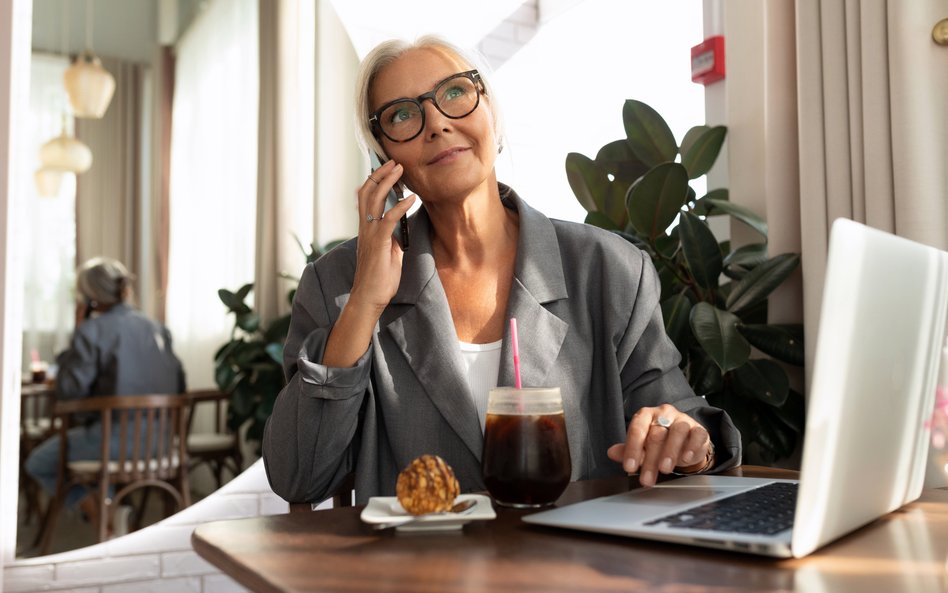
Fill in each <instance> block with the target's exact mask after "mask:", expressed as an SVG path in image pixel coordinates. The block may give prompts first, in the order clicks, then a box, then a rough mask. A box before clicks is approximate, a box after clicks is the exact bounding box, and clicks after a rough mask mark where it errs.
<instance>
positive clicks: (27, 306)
mask: <svg viewBox="0 0 948 593" xmlns="http://www.w3.org/2000/svg"><path fill="white" fill-rule="evenodd" d="M68 66H69V61H68V60H67V59H66V58H64V57H58V56H48V55H41V54H34V55H33V57H32V64H31V68H30V76H31V79H30V122H29V126H28V131H27V133H28V134H29V142H28V143H27V144H26V145H25V152H26V154H22V153H21V154H20V158H19V160H18V161H17V162H18V166H21V167H23V168H24V171H23V177H24V178H26V179H32V178H33V172H34V171H35V170H36V169H37V168H38V167H39V148H40V146H41V145H42V144H43V143H45V142H46V141H47V140H50V139H52V138H54V137H56V136H58V135H59V133H60V131H61V129H62V125H63V114H64V113H65V111H66V104H67V101H66V93H65V89H64V88H63V72H64V71H65V70H66V68H67V67H68ZM67 123H68V129H69V130H70V131H71V130H72V119H71V118H69V120H68V122H67ZM25 189H26V190H27V195H26V196H25V198H26V199H25V200H24V202H25V207H24V208H23V210H22V212H23V216H24V219H25V220H24V221H23V224H24V227H25V228H26V229H28V230H27V232H24V233H22V234H21V235H20V236H22V237H23V240H24V242H25V245H23V251H22V254H23V256H22V257H23V268H22V269H23V271H24V275H25V277H24V289H25V298H24V299H23V358H24V360H23V365H24V366H23V370H24V371H26V370H27V368H28V366H29V360H30V353H31V351H33V350H36V351H37V352H38V354H39V355H40V357H42V358H43V359H44V360H47V361H49V360H52V358H53V355H54V354H55V353H56V352H58V351H59V350H62V349H63V348H65V347H66V345H67V343H68V340H69V335H70V333H71V332H72V327H73V323H74V319H75V315H74V313H75V300H74V298H73V291H72V286H73V279H74V269H75V265H76V217H75V209H76V205H75V204H76V202H75V196H76V177H75V175H73V174H71V173H69V174H64V175H63V182H62V184H61V185H60V188H59V193H58V194H57V195H56V196H52V197H42V196H40V195H39V194H38V193H37V191H36V187H35V185H34V184H32V183H30V184H28V185H26V186H25Z"/></svg>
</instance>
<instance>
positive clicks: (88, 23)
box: [86, 0, 94, 54]
mask: <svg viewBox="0 0 948 593" xmlns="http://www.w3.org/2000/svg"><path fill="white" fill-rule="evenodd" d="M92 9H93V5H92V0H86V51H87V52H89V53H90V54H91V53H94V52H93V51H92Z"/></svg>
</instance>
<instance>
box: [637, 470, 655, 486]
mask: <svg viewBox="0 0 948 593" xmlns="http://www.w3.org/2000/svg"><path fill="white" fill-rule="evenodd" d="M639 481H640V482H641V483H642V485H643V486H652V485H654V484H655V475H654V474H653V473H652V470H645V471H644V472H642V477H641V478H639Z"/></svg>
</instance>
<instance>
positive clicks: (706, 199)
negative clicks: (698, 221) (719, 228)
mask: <svg viewBox="0 0 948 593" xmlns="http://www.w3.org/2000/svg"><path fill="white" fill-rule="evenodd" d="M729 199H730V197H729V194H728V191H727V190H726V189H723V188H718V189H713V190H711V191H709V192H708V193H706V194H705V195H704V196H702V197H701V198H700V199H698V200H696V201H695V207H694V209H693V210H692V212H694V213H695V214H697V215H698V216H715V215H717V214H724V211H723V210H715V209H714V204H713V203H712V201H715V200H720V201H724V202H727V201H728V200H729Z"/></svg>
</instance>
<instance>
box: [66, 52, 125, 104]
mask: <svg viewBox="0 0 948 593" xmlns="http://www.w3.org/2000/svg"><path fill="white" fill-rule="evenodd" d="M63 82H64V84H65V85H66V94H68V95H69V103H70V104H71V105H72V111H73V114H74V115H75V116H76V117H84V118H90V119H99V118H101V117H102V116H103V115H105V110H106V109H108V108H109V102H110V101H111V100H112V94H113V93H114V92H115V77H113V76H112V75H111V74H109V71H108V70H106V69H105V68H103V67H102V61H101V60H99V58H97V57H96V56H95V55H94V54H91V53H89V52H83V53H82V54H81V55H79V57H77V58H76V61H75V62H73V63H72V66H70V67H69V68H68V69H66V72H65V74H63Z"/></svg>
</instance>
